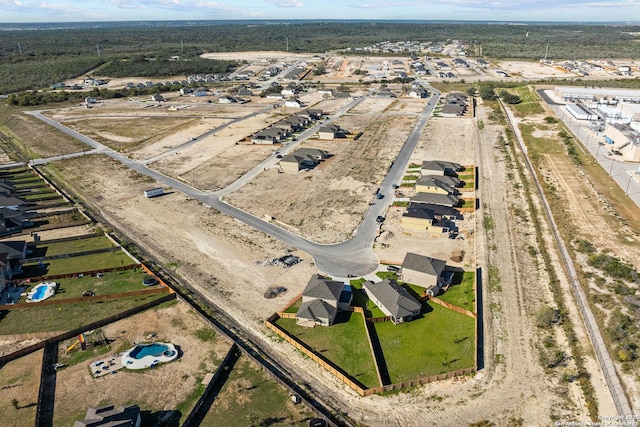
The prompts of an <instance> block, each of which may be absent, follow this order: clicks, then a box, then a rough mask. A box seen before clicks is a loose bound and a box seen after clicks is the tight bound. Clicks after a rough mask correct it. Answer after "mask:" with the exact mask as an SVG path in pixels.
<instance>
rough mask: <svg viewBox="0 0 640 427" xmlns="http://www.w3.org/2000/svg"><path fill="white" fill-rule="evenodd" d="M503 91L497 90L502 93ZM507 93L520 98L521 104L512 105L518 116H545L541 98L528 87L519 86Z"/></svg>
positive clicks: (508, 90)
mask: <svg viewBox="0 0 640 427" xmlns="http://www.w3.org/2000/svg"><path fill="white" fill-rule="evenodd" d="M501 91H502V89H497V92H498V93H500V92H501ZM506 91H507V92H509V93H511V94H513V95H517V96H519V97H520V103H519V104H516V105H512V107H513V109H514V110H515V113H516V116H518V117H526V116H529V115H532V114H543V113H544V109H543V108H542V106H541V105H540V98H539V97H538V95H537V94H536V93H535V92H532V91H531V89H529V87H528V86H519V87H514V88H509V89H506Z"/></svg>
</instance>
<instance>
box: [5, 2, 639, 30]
mask: <svg viewBox="0 0 640 427" xmlns="http://www.w3.org/2000/svg"><path fill="white" fill-rule="evenodd" d="M0 13H2V18H0V20H1V21H2V22H0V24H2V25H10V24H63V23H64V24H70V23H87V22H92V23H93V22H95V23H98V22H100V23H108V22H140V21H145V22H158V23H159V22H167V21H229V22H233V21H265V20H267V21H269V20H271V21H289V20H300V21H323V20H330V21H365V22H366V21H378V20H380V21H392V22H396V21H397V22H402V21H408V22H427V21H428V22H431V21H445V22H451V21H454V22H455V21H462V22H483V21H488V22H495V23H509V22H518V23H558V24H561V23H582V24H589V23H594V24H600V23H611V24H627V25H635V24H637V23H638V22H639V21H637V20H636V21H629V17H632V16H636V17H640V1H639V0H626V1H625V0H598V1H592V0H585V1H580V0H538V1H532V0H519V1H517V2H508V1H498V2H491V3H488V4H487V3H486V2H484V1H483V0H440V1H433V0H405V1H400V2H393V1H371V2H365V3H358V2H355V1H350V2H348V3H345V2H342V1H336V0H327V1H323V2H322V3H321V2H318V1H315V0H313V1H312V0H234V1H230V0H219V1H218V2H202V1H199V0H87V1H82V2H81V1H80V0H50V1H48V2H39V1H36V0H25V1H17V0H0ZM123 17H124V18H123ZM336 17H341V18H336ZM594 17H597V20H596V19H594Z"/></svg>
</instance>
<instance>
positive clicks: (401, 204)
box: [393, 202, 409, 208]
mask: <svg viewBox="0 0 640 427" xmlns="http://www.w3.org/2000/svg"><path fill="white" fill-rule="evenodd" d="M393 206H395V207H398V208H406V207H407V206H409V202H393Z"/></svg>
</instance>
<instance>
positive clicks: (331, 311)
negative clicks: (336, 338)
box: [296, 299, 338, 324]
mask: <svg viewBox="0 0 640 427" xmlns="http://www.w3.org/2000/svg"><path fill="white" fill-rule="evenodd" d="M337 314H338V309H337V308H336V307H334V306H332V305H331V304H328V303H326V302H324V301H323V300H321V299H314V300H313V301H307V302H303V303H302V304H301V305H300V308H299V309H298V312H297V313H296V318H299V319H308V320H313V321H315V320H316V319H329V324H332V323H333V321H334V320H335V318H336V315H337Z"/></svg>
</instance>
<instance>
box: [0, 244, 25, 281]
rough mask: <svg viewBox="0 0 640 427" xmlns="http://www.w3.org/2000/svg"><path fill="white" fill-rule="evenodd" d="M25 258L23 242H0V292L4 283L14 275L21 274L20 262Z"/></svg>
mask: <svg viewBox="0 0 640 427" xmlns="http://www.w3.org/2000/svg"><path fill="white" fill-rule="evenodd" d="M26 257H27V242H26V241H24V240H15V241H5V242H0V292H1V291H2V290H4V287H5V281H6V280H7V279H11V278H12V277H13V275H14V274H20V273H22V264H21V263H20V261H22V260H23V259H25V258H26Z"/></svg>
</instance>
